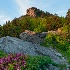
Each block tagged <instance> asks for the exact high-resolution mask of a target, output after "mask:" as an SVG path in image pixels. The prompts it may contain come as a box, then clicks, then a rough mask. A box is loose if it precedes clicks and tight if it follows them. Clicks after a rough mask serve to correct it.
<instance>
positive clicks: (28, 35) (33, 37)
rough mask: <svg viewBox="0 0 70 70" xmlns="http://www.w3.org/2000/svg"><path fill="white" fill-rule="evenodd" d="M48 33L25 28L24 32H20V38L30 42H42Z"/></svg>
mask: <svg viewBox="0 0 70 70" xmlns="http://www.w3.org/2000/svg"><path fill="white" fill-rule="evenodd" d="M46 35H47V32H42V33H35V32H32V31H30V30H25V31H24V32H23V33H21V34H20V38H21V39H22V40H25V41H28V42H32V43H36V44H41V43H42V42H43V41H44V38H45V37H46Z"/></svg>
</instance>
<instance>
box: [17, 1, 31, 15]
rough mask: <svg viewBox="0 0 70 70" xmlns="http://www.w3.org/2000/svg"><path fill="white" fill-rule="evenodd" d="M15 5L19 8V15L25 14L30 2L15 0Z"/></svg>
mask: <svg viewBox="0 0 70 70" xmlns="http://www.w3.org/2000/svg"><path fill="white" fill-rule="evenodd" d="M16 3H17V5H18V7H19V9H18V11H19V13H20V14H21V15H25V14H26V9H28V8H29V7H30V0H16Z"/></svg>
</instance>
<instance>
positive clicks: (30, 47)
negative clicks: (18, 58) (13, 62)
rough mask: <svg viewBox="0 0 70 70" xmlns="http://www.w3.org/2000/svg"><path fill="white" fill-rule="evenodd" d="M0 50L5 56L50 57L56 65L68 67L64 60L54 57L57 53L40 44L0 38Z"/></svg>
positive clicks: (13, 38) (11, 38)
mask: <svg viewBox="0 0 70 70" xmlns="http://www.w3.org/2000/svg"><path fill="white" fill-rule="evenodd" d="M0 50H3V51H4V52H5V53H7V54H11V53H12V54H14V53H22V54H27V55H31V56H36V55H43V56H50V58H51V59H52V60H53V61H54V62H56V63H57V64H66V65H67V67H68V63H67V61H66V59H65V58H60V57H59V56H58V55H56V54H55V53H57V51H55V50H54V49H53V48H46V47H43V46H41V45H40V44H36V43H32V42H27V41H24V40H21V39H18V38H15V37H10V36H7V37H2V38H0ZM54 51H55V52H54Z"/></svg>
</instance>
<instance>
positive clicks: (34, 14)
mask: <svg viewBox="0 0 70 70" xmlns="http://www.w3.org/2000/svg"><path fill="white" fill-rule="evenodd" d="M26 15H28V16H30V17H34V18H35V17H45V16H49V15H52V14H50V13H49V12H44V11H42V10H40V9H37V8H36V7H31V8H29V9H27V10H26Z"/></svg>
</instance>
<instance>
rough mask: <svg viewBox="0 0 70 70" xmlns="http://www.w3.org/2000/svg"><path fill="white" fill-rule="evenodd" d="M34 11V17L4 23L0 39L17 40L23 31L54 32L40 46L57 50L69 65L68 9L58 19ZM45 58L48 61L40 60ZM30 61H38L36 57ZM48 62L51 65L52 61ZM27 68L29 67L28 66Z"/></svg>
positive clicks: (22, 17)
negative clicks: (5, 37) (12, 38)
mask: <svg viewBox="0 0 70 70" xmlns="http://www.w3.org/2000/svg"><path fill="white" fill-rule="evenodd" d="M33 8H34V7H32V9H33ZM35 9H36V11H35V12H36V16H35V17H32V16H30V15H27V14H26V15H24V16H21V17H19V18H14V19H13V20H12V21H6V24H4V25H3V26H0V37H4V36H11V37H18V38H19V35H20V33H22V32H24V31H25V30H31V31H34V32H36V33H41V32H48V31H55V33H53V32H49V33H48V35H47V36H46V38H45V39H44V42H43V43H41V45H43V46H45V47H50V46H51V47H53V48H55V49H57V50H58V51H59V52H61V53H62V54H63V55H64V56H65V57H66V58H67V59H68V62H69V63H70V9H69V10H68V12H67V14H66V16H65V17H62V16H61V17H59V16H58V15H57V14H50V13H49V12H44V11H42V10H39V9H37V8H35ZM2 56H3V55H2ZM39 58H42V57H39ZM45 58H47V59H48V57H44V59H43V58H42V60H44V61H47V60H45ZM30 59H32V60H33V61H34V59H38V57H34V58H33V57H29V60H30ZM29 60H27V62H29ZM32 60H30V61H31V66H32V62H33V61H32ZM38 60H39V59H38ZM36 61H37V60H36ZM49 61H50V62H51V64H52V61H51V60H49ZM41 62H42V61H41ZM38 64H39V63H38ZM41 64H42V63H41ZM41 64H40V65H41ZM42 65H43V64H42ZM27 66H29V67H30V65H27ZM35 66H36V64H35ZM34 68H35V67H34ZM38 68H39V67H37V69H35V70H38ZM43 68H44V67H43ZM29 70H30V69H29Z"/></svg>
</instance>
